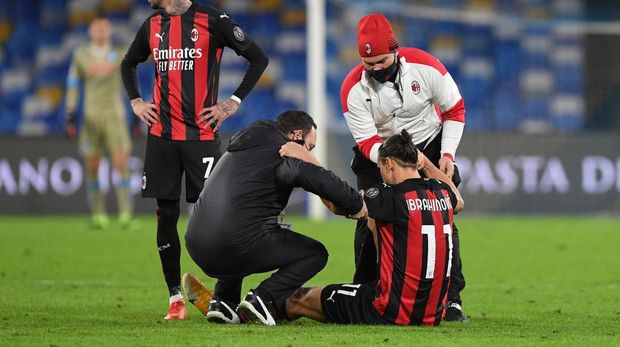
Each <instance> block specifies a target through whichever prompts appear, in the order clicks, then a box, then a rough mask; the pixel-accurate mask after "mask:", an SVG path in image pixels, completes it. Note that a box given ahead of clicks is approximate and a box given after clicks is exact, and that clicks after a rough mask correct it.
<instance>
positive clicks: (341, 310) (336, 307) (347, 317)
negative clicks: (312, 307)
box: [321, 284, 388, 325]
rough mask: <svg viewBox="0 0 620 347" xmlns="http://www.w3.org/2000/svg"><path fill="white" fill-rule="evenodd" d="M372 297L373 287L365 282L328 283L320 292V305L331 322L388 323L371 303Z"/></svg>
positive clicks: (373, 295)
mask: <svg viewBox="0 0 620 347" xmlns="http://www.w3.org/2000/svg"><path fill="white" fill-rule="evenodd" d="M374 298H375V291H374V289H373V288H372V287H370V286H368V285H365V284H330V285H328V286H327V287H325V288H323V291H322V292H321V307H322V309H323V313H324V314H325V316H326V317H327V320H328V321H330V322H332V323H339V324H372V325H378V324H388V323H387V322H386V321H385V320H384V319H383V317H381V316H380V315H379V313H378V312H377V310H376V309H375V307H374V306H373V305H372V301H373V300H374Z"/></svg>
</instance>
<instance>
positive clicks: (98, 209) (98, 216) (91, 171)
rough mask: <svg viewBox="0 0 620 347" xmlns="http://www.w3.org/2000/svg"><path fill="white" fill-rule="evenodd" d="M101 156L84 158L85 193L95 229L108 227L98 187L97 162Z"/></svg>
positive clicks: (103, 202) (102, 195) (103, 196)
mask: <svg viewBox="0 0 620 347" xmlns="http://www.w3.org/2000/svg"><path fill="white" fill-rule="evenodd" d="M100 161H101V155H99V154H91V155H87V156H85V157H84V167H85V169H86V192H87V195H88V201H89V205H90V211H91V222H92V225H93V227H95V228H98V229H99V228H105V227H106V226H107V225H108V216H107V213H106V207H105V195H104V194H103V192H102V191H101V187H100V185H99V175H98V173H99V162H100Z"/></svg>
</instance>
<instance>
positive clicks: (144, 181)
mask: <svg viewBox="0 0 620 347" xmlns="http://www.w3.org/2000/svg"><path fill="white" fill-rule="evenodd" d="M145 189H146V172H145V173H144V174H142V190H145Z"/></svg>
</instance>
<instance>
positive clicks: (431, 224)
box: [286, 130, 464, 326]
mask: <svg viewBox="0 0 620 347" xmlns="http://www.w3.org/2000/svg"><path fill="white" fill-rule="evenodd" d="M287 146H289V147H292V145H287ZM292 152H294V150H292V149H291V150H290V151H289V153H292ZM292 155H293V156H295V155H294V154H292ZM378 165H379V170H380V172H381V177H382V178H383V181H384V184H382V185H379V186H374V187H371V188H369V189H367V190H366V192H365V193H364V200H365V202H366V205H367V208H368V215H369V218H368V225H369V227H370V229H371V230H372V232H373V236H374V239H375V246H376V247H377V254H378V259H377V261H378V264H377V265H378V268H379V272H380V276H379V281H378V283H377V284H376V286H370V285H366V284H331V285H328V286H326V287H316V288H300V289H298V290H297V291H296V292H295V293H294V294H293V295H291V296H290V297H289V298H288V299H287V300H286V313H287V316H288V318H289V319H296V318H299V317H308V318H311V319H314V320H318V321H323V322H334V323H342V324H399V325H430V326H436V325H439V323H440V322H441V320H442V318H443V317H444V315H445V306H446V300H447V286H448V282H449V276H450V264H451V261H450V260H451V257H452V238H451V237H452V216H453V214H455V213H458V212H459V211H460V210H461V209H462V208H463V205H464V202H463V199H462V198H461V196H460V194H459V192H458V190H457V189H456V187H455V186H454V184H453V183H452V181H451V180H450V179H449V178H448V177H447V176H446V175H445V174H444V173H442V172H441V171H440V170H439V169H438V168H437V167H435V166H434V165H433V164H432V163H431V162H430V161H429V160H428V159H427V158H426V157H425V156H424V155H423V154H422V153H421V152H420V151H418V150H417V148H416V147H415V145H414V144H413V143H412V141H411V136H410V135H409V134H408V133H407V131H406V130H403V131H402V132H401V133H400V134H397V135H393V136H391V137H390V138H388V139H387V140H386V141H385V142H384V143H383V144H382V145H381V147H380V149H379V161H378ZM418 170H420V171H422V172H423V173H424V175H425V176H426V177H427V178H421V176H420V174H419V172H418Z"/></svg>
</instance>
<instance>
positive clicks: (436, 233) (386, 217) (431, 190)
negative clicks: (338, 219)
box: [365, 178, 457, 325]
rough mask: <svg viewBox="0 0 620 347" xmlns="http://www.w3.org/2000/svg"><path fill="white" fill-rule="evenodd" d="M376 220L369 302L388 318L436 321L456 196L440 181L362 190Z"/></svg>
mask: <svg viewBox="0 0 620 347" xmlns="http://www.w3.org/2000/svg"><path fill="white" fill-rule="evenodd" d="M365 201H366V204H367V206H368V214H369V216H370V217H371V218H373V219H375V221H376V225H377V241H378V242H377V250H378V267H379V283H378V284H377V289H378V291H377V296H376V297H375V299H374V301H373V305H374V307H375V309H376V310H377V312H378V313H379V314H380V315H381V316H383V317H384V318H385V319H386V320H387V321H389V322H391V323H395V324H402V325H439V323H440V322H441V319H442V318H443V316H444V314H445V305H446V298H447V289H448V283H449V278H450V264H451V258H452V214H453V204H456V201H457V200H456V196H455V195H454V193H453V192H452V191H451V190H450V188H449V187H448V185H446V184H444V183H443V182H440V181H438V180H433V179H426V178H417V179H409V180H406V181H404V182H402V183H400V184H398V185H395V186H388V185H385V184H384V185H381V186H377V187H373V188H370V189H368V190H366V193H365Z"/></svg>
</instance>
